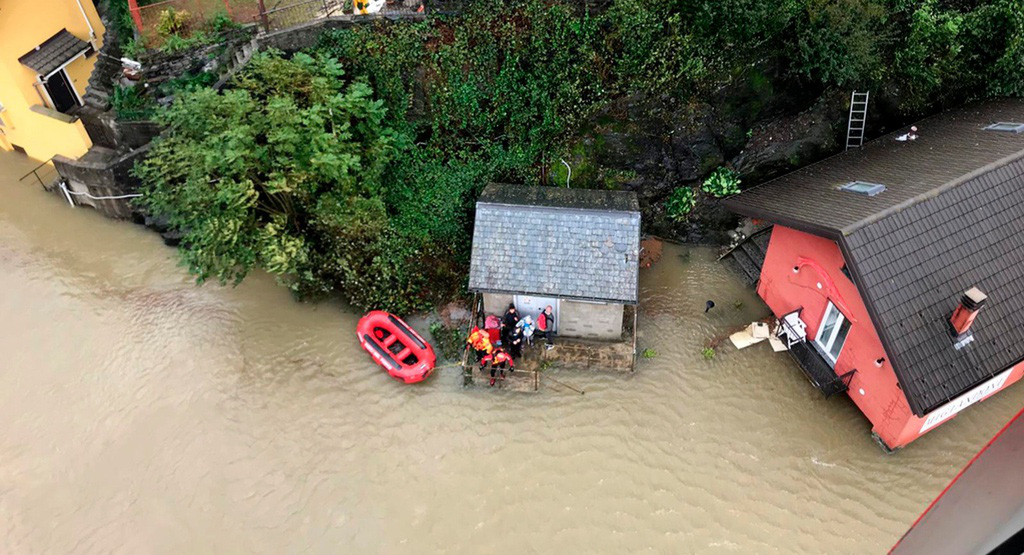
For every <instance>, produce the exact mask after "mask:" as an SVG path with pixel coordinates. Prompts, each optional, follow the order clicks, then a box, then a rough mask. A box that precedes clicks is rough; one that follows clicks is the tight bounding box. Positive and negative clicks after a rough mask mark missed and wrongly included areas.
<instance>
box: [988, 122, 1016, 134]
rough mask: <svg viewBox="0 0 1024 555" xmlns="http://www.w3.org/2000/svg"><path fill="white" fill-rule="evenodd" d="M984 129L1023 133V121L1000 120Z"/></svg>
mask: <svg viewBox="0 0 1024 555" xmlns="http://www.w3.org/2000/svg"><path fill="white" fill-rule="evenodd" d="M985 130H986V131H1002V132H1004V133H1024V123H1016V122H1010V121H1001V122H999V123H993V124H992V125H989V126H988V127H986V128H985Z"/></svg>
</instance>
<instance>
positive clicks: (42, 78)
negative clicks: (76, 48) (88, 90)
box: [36, 48, 89, 110]
mask: <svg viewBox="0 0 1024 555" xmlns="http://www.w3.org/2000/svg"><path fill="white" fill-rule="evenodd" d="M88 50H89V49H88V48H85V49H83V50H82V51H81V52H79V53H78V54H75V56H74V57H73V58H71V59H70V60H68V61H66V62H64V63H63V64H61V65H60V67H58V68H57V69H55V70H53V71H51V72H50V73H47V74H46V75H41V74H37V75H36V83H38V84H39V87H37V88H38V89H39V90H40V91H41V94H42V95H43V96H44V99H43V100H44V102H45V104H46V107H47V108H50V109H51V110H56V109H57V106H56V105H55V104H54V103H53V99H52V98H50V91H48V90H46V80H47V79H49V78H50V77H52V76H53V75H54V74H56V73H57V72H58V71H63V72H64V78H65V79H67V80H68V86H69V87H71V93H72V94H74V95H75V98H76V99H78V105H79V106H84V105H85V101H83V100H82V95H80V94H78V89H76V88H75V82H74V81H72V80H71V75H69V74H68V72H67V70H66V69H65V68H67V67H68V66H69V65H71V64H72V62H74V61H75V60H77V59H79V58H81V57H82V56H85V53H86V52H88Z"/></svg>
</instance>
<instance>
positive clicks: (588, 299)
mask: <svg viewBox="0 0 1024 555" xmlns="http://www.w3.org/2000/svg"><path fill="white" fill-rule="evenodd" d="M637 289H638V290H639V286H637ZM469 290H470V291H471V292H473V293H499V294H502V295H532V296H534V297H554V298H556V299H565V300H568V301H583V302H591V303H609V304H628V305H636V304H638V301H637V300H624V299H601V298H598V297H571V296H568V295H555V294H552V293H537V292H535V291H502V290H500V289H480V288H476V287H470V288H469Z"/></svg>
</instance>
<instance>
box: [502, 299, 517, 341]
mask: <svg viewBox="0 0 1024 555" xmlns="http://www.w3.org/2000/svg"><path fill="white" fill-rule="evenodd" d="M518 323H519V312H518V311H516V305H515V304H513V303H509V304H508V310H506V311H505V315H504V316H502V318H501V344H502V345H508V343H509V337H510V336H511V335H512V332H513V331H514V330H515V329H516V324H518Z"/></svg>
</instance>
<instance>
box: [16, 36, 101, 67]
mask: <svg viewBox="0 0 1024 555" xmlns="http://www.w3.org/2000/svg"><path fill="white" fill-rule="evenodd" d="M87 48H89V43H87V42H85V41H84V40H82V39H80V38H78V37H76V36H75V35H72V34H71V33H69V32H68V30H67V29H61V30H60V31H59V32H58V33H57V34H56V35H53V36H52V37H50V38H48V39H46V41H44V42H43V44H40V45H39V46H37V47H35V48H33V49H32V50H31V51H29V53H28V54H25V55H24V56H22V57H20V58H18V62H20V63H21V64H22V65H25V66H28V67H30V68H32V70H33V71H35V72H36V73H38V74H39V75H44V76H45V75H49V74H50V73H52V72H53V71H54V70H56V69H57V68H59V67H60V66H62V65H63V64H64V62H67V61H68V60H70V59H72V58H74V57H75V56H77V55H78V54H80V53H81V52H82V51H83V50H85V49H87Z"/></svg>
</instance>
